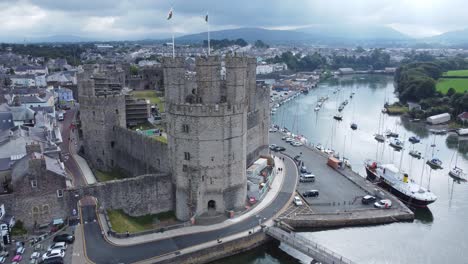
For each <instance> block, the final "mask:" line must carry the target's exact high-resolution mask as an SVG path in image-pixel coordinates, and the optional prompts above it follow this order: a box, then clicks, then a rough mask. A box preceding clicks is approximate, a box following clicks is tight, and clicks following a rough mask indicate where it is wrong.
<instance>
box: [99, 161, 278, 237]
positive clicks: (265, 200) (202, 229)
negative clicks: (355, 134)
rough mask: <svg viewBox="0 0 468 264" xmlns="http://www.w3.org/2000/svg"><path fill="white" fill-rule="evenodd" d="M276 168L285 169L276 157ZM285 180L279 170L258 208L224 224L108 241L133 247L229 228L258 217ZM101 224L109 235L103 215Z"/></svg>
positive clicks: (196, 226)
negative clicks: (133, 245)
mask: <svg viewBox="0 0 468 264" xmlns="http://www.w3.org/2000/svg"><path fill="white" fill-rule="evenodd" d="M275 166H276V167H275V170H277V169H278V168H284V162H283V161H282V160H280V159H279V158H278V157H275ZM284 178H285V171H284V170H282V171H278V170H277V173H276V176H275V178H274V180H273V183H272V184H271V186H270V190H269V191H268V193H267V194H266V195H265V197H264V198H263V200H262V201H260V202H259V203H258V204H257V205H256V206H254V207H252V208H251V209H250V210H249V211H247V212H245V213H243V214H241V215H239V216H237V217H234V218H232V219H228V220H226V221H224V222H222V223H219V224H214V225H209V226H201V225H200V226H198V225H195V226H189V227H182V228H178V229H174V230H169V231H165V232H164V233H159V232H158V233H153V234H147V235H142V236H136V237H129V238H116V237H112V236H107V235H106V239H107V240H108V242H109V243H112V244H114V245H118V246H125V245H132V244H141V243H145V242H149V241H155V240H160V239H164V238H170V237H175V236H181V235H186V234H194V233H200V232H205V231H212V230H217V229H221V228H225V227H228V226H230V225H233V224H235V223H238V222H240V221H243V220H245V219H247V218H249V217H251V216H254V215H257V214H258V212H260V211H262V210H263V209H264V208H265V207H267V206H268V205H269V204H270V203H271V202H272V201H273V200H274V199H275V198H276V196H277V195H278V194H279V192H280V190H281V186H282V185H283V181H284ZM278 213H279V212H278ZM99 222H100V224H101V228H102V229H104V231H105V232H104V233H105V234H107V231H108V226H107V225H106V224H104V223H105V217H104V215H103V214H99ZM260 222H261V223H262V224H267V225H272V224H273V221H271V220H269V219H261V218H260V219H259V223H260ZM243 235H245V234H243ZM234 238H235V237H233V238H232V239H234ZM215 242H216V241H215ZM210 243H211V242H210Z"/></svg>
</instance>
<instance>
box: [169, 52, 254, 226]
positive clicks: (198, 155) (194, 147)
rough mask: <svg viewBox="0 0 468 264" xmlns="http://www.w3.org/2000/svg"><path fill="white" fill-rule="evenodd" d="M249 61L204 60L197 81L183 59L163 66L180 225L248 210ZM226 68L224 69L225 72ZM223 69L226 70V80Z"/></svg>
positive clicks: (244, 58) (174, 60)
mask: <svg viewBox="0 0 468 264" xmlns="http://www.w3.org/2000/svg"><path fill="white" fill-rule="evenodd" d="M249 61H250V59H249V58H247V57H238V56H233V57H226V58H225V59H224V60H222V59H221V58H220V57H217V56H210V57H200V58H197V60H196V74H195V76H193V75H192V77H190V75H187V76H186V70H185V68H184V58H167V59H165V61H164V84H165V96H166V120H167V134H168V147H169V160H170V163H171V170H172V174H173V177H172V178H173V184H174V187H175V194H176V205H175V211H176V216H177V218H178V219H180V220H189V219H190V218H192V217H198V216H203V215H215V214H222V213H225V212H226V211H230V210H237V209H241V208H243V207H244V206H245V202H246V195H247V178H246V156H247V154H246V152H247V130H248V128H247V111H248V102H247V92H248V91H247V90H248V85H249V84H252V83H253V84H254V83H255V76H254V75H253V76H252V74H250V75H249V79H250V78H253V82H252V80H249V79H248V74H247V68H248V67H247V66H248V62H249ZM223 65H224V66H223ZM223 67H224V68H225V74H222V72H224V70H223Z"/></svg>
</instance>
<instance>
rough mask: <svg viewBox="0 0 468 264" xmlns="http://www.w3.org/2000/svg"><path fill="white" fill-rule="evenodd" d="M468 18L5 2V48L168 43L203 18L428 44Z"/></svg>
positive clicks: (315, 5) (299, 4)
mask: <svg viewBox="0 0 468 264" xmlns="http://www.w3.org/2000/svg"><path fill="white" fill-rule="evenodd" d="M171 7H173V8H174V16H173V19H172V20H170V21H167V20H166V17H167V13H168V11H169V9H170V8H171ZM467 10H468V0H294V1H292V0H229V1H228V0H172V1H169V0H0V32H1V34H0V40H2V41H5V40H8V39H24V38H26V39H27V38H34V37H44V36H51V35H76V36H81V37H87V38H92V39H102V40H103V39H109V40H115V39H119V40H122V39H141V38H163V37H168V36H170V33H171V32H172V31H175V32H177V33H178V34H179V35H180V34H191V33H198V32H202V31H206V30H207V25H206V24H205V22H204V20H203V16H204V15H205V14H206V12H209V15H210V24H211V29H212V30H217V29H227V28H237V27H264V28H272V29H295V28H300V27H304V26H307V25H316V24H363V23H364V24H366V23H368V24H372V25H387V26H391V27H393V28H395V29H397V30H399V31H401V32H403V33H405V34H408V35H410V36H412V37H425V36H431V35H437V34H440V33H443V32H445V31H451V30H458V29H463V28H467V27H468V13H467Z"/></svg>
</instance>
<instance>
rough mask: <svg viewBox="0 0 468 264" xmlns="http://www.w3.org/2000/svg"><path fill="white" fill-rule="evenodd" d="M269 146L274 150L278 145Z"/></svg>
mask: <svg viewBox="0 0 468 264" xmlns="http://www.w3.org/2000/svg"><path fill="white" fill-rule="evenodd" d="M269 147H270V149H271V150H274V149H275V148H276V147H277V145H276V144H270V146H269Z"/></svg>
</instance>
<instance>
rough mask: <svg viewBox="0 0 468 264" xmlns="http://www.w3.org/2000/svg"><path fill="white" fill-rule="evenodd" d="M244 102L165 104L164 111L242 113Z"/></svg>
mask: <svg viewBox="0 0 468 264" xmlns="http://www.w3.org/2000/svg"><path fill="white" fill-rule="evenodd" d="M245 107H246V106H245V104H244V103H242V102H241V103H238V104H228V103H222V104H209V105H206V104H172V103H168V104H166V111H167V112H169V113H171V114H174V115H190V116H204V117H208V116H212V117H216V116H218V117H219V116H229V115H236V114H242V113H244V112H245Z"/></svg>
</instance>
